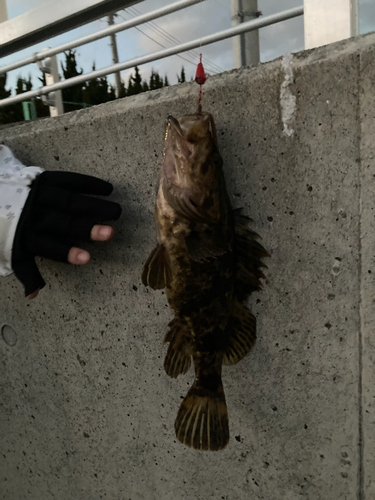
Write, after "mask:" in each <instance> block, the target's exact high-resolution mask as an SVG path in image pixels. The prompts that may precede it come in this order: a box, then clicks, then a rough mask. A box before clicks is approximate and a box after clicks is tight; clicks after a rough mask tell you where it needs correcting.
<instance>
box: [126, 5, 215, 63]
mask: <svg viewBox="0 0 375 500" xmlns="http://www.w3.org/2000/svg"><path fill="white" fill-rule="evenodd" d="M130 9H131V10H133V11H135V12H136V14H137V15H140V14H141V12H140V11H139V10H138V9H136V8H135V7H129V8H128V10H130ZM147 24H149V25H152V26H154V27H155V30H154V31H156V30H157V31H160V32H162V34H161V36H163V37H164V38H166V37H168V38H169V40H171V42H172V43H173V44H175V43H182V42H181V40H179V39H178V38H176V37H175V36H173V35H171V34H170V33H168V32H167V31H166V30H165V29H163V28H162V27H160V26H158V25H157V24H156V23H155V22H154V21H149V22H148V23H147ZM150 28H151V26H150ZM188 53H190V55H192V56H193V57H194V58H199V53H198V52H196V51H194V50H190V51H189V52H188ZM205 64H206V66H211V68H212V69H213V70H214V71H216V72H217V71H224V69H223V68H221V67H220V66H218V65H217V64H215V63H213V62H211V61H210V60H208V59H205Z"/></svg>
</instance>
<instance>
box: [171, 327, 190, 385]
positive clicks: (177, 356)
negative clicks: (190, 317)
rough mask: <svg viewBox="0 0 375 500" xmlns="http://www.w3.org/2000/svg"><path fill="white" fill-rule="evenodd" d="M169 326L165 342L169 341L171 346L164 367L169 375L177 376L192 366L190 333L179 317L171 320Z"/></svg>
mask: <svg viewBox="0 0 375 500" xmlns="http://www.w3.org/2000/svg"><path fill="white" fill-rule="evenodd" d="M168 326H169V330H168V332H167V334H166V336H165V339H164V343H166V342H169V347H168V352H167V355H166V357H165V360H164V369H165V371H166V372H167V375H169V376H170V377H172V378H177V377H178V375H180V374H184V373H186V372H187V371H188V369H189V368H190V364H191V354H190V334H189V330H188V328H187V327H186V326H185V325H184V324H182V323H181V322H180V321H179V320H177V319H174V320H173V321H171V322H170V323H169V325H168Z"/></svg>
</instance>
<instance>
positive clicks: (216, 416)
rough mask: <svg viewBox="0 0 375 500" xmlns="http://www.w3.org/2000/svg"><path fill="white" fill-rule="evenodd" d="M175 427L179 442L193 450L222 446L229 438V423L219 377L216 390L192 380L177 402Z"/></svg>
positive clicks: (219, 448)
mask: <svg viewBox="0 0 375 500" xmlns="http://www.w3.org/2000/svg"><path fill="white" fill-rule="evenodd" d="M175 430H176V436H177V439H178V440H179V441H181V443H183V444H185V445H187V446H190V447H192V448H195V449H196V450H211V451H217V450H221V449H223V448H225V446H226V445H227V444H228V441H229V425H228V411H227V405H226V403H225V395H224V389H223V384H222V382H221V380H220V383H219V386H218V390H217V391H216V392H213V391H209V390H207V389H204V387H202V386H201V385H200V384H199V383H198V382H197V381H195V382H194V384H193V386H192V387H191V389H190V390H189V392H188V393H187V395H186V397H185V399H184V400H183V401H182V403H181V406H180V410H179V412H178V414H177V418H176V422H175Z"/></svg>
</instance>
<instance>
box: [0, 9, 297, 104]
mask: <svg viewBox="0 0 375 500" xmlns="http://www.w3.org/2000/svg"><path fill="white" fill-rule="evenodd" d="M202 1H204V0H182V1H179V2H176V3H174V4H172V5H169V6H168V7H163V8H161V9H158V10H156V11H154V12H151V13H149V14H144V15H142V16H139V17H137V18H135V19H132V20H130V21H126V22H124V23H121V24H117V25H113V26H111V27H109V28H106V29H104V30H102V31H100V32H98V33H95V34H93V35H88V36H86V37H83V38H80V39H78V40H75V41H74V42H70V43H67V44H65V45H61V46H59V47H56V48H53V49H46V50H45V51H42V52H40V53H39V54H34V55H33V56H31V57H29V58H27V59H24V60H23V61H20V62H18V63H13V64H10V65H8V66H6V67H4V68H0V74H1V73H5V72H7V71H10V70H11V69H16V68H20V67H21V66H24V65H26V64H30V63H34V62H37V61H41V60H43V59H45V58H46V57H50V56H52V55H56V54H58V53H61V52H63V51H64V50H67V49H71V48H75V47H78V46H80V45H83V44H85V43H89V42H91V41H93V40H97V39H99V38H103V37H105V36H108V35H110V34H112V33H116V32H118V31H124V30H126V29H129V28H131V27H134V26H137V25H139V24H142V23H145V22H148V21H150V20H153V19H157V18H159V17H162V16H165V15H167V14H169V13H171V12H176V11H177V10H180V9H183V8H186V7H188V6H191V5H194V4H197V3H199V2H202ZM302 15H303V7H296V8H294V9H289V10H286V11H284V12H280V13H278V14H273V15H270V16H266V17H264V18H258V19H255V20H251V21H247V22H244V23H242V24H239V25H237V26H234V27H231V28H228V29H226V30H223V31H220V32H217V33H215V34H213V35H207V36H204V37H202V38H199V39H196V40H192V41H190V42H186V43H182V44H180V45H176V46H175V47H171V48H168V49H164V50H161V51H159V52H154V53H152V54H149V55H145V56H142V57H138V58H136V59H131V60H129V61H125V62H122V63H118V64H113V65H111V66H108V67H107V68H103V69H100V70H96V71H92V72H91V73H87V74H85V75H79V76H76V77H73V78H69V79H68V80H65V81H63V82H57V83H54V84H52V85H47V86H44V87H40V88H39V89H36V90H31V91H28V92H24V93H22V94H18V95H16V96H12V97H8V98H6V99H2V100H0V107H5V106H8V105H10V104H15V103H18V102H22V101H25V100H28V99H31V98H33V97H40V96H43V95H46V94H49V93H51V92H56V91H58V90H62V89H65V88H68V87H72V86H73V85H77V84H79V83H82V82H87V81H90V80H94V79H96V78H99V77H103V76H106V75H109V74H112V73H116V72H118V71H123V70H125V69H129V68H133V67H135V66H141V65H142V64H146V63H149V62H153V61H157V60H160V59H163V58H166V57H169V56H172V55H175V54H179V53H181V52H185V51H187V50H191V49H196V48H198V47H201V46H204V45H209V44H211V43H214V42H218V41H221V40H225V39H227V38H231V37H234V36H237V35H240V34H242V33H246V32H249V31H253V30H258V29H260V28H263V27H265V26H270V25H271V24H275V23H279V22H281V21H285V20H287V19H292V18H294V17H298V16H302Z"/></svg>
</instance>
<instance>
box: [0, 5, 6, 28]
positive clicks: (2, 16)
mask: <svg viewBox="0 0 375 500" xmlns="http://www.w3.org/2000/svg"><path fill="white" fill-rule="evenodd" d="M7 20H8V11H7V2H6V0H0V23H2V22H4V21H7Z"/></svg>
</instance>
